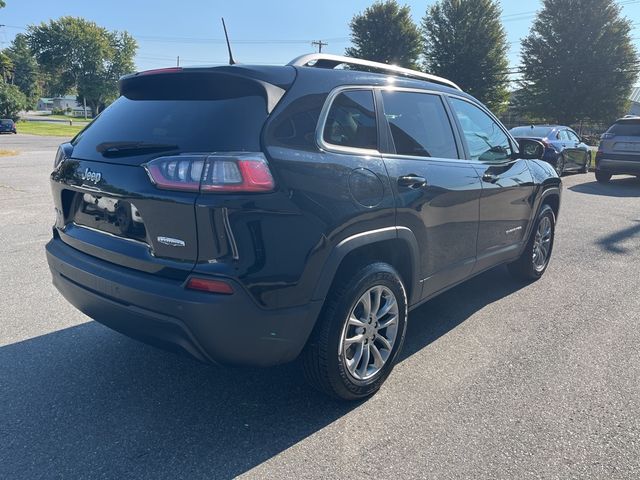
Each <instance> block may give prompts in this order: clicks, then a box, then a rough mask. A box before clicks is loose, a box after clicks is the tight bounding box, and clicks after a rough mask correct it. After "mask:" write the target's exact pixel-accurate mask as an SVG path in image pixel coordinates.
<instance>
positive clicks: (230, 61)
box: [222, 17, 236, 65]
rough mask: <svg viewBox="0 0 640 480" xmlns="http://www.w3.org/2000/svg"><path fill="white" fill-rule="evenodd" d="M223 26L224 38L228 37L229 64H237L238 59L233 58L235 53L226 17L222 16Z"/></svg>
mask: <svg viewBox="0 0 640 480" xmlns="http://www.w3.org/2000/svg"><path fill="white" fill-rule="evenodd" d="M222 28H224V38H226V39H227V49H228V50H229V65H235V64H236V61H235V60H234V59H233V53H231V43H229V35H228V34H227V26H226V25H225V24H224V17H222Z"/></svg>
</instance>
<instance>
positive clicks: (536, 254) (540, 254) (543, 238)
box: [532, 216, 552, 272]
mask: <svg viewBox="0 0 640 480" xmlns="http://www.w3.org/2000/svg"><path fill="white" fill-rule="evenodd" d="M551 235H552V229H551V220H550V219H549V217H548V216H546V217H542V218H541V219H540V223H538V228H537V230H536V236H535V239H534V241H533V258H532V261H533V268H535V270H536V271H537V272H541V271H542V270H544V268H545V267H546V266H547V261H548V260H549V254H550V252H551Z"/></svg>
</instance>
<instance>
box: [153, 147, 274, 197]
mask: <svg viewBox="0 0 640 480" xmlns="http://www.w3.org/2000/svg"><path fill="white" fill-rule="evenodd" d="M144 167H145V169H146V170H147V173H148V174H149V178H150V179H151V181H152V182H153V184H154V185H155V186H156V187H157V188H160V189H164V190H179V191H187V192H198V191H201V192H203V193H230V192H237V193H242V192H249V193H251V192H270V191H272V190H273V189H274V181H273V177H272V175H271V171H270V170H269V165H268V164H267V160H266V158H265V157H264V155H263V154H262V153H259V152H258V153H248V152H231V153H224V154H222V153H220V154H217V153H216V154H211V155H203V154H195V155H191V154H183V155H176V156H167V157H160V158H156V159H155V160H153V161H151V162H149V163H147V164H146V165H144Z"/></svg>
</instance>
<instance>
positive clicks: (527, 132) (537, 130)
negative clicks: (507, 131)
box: [511, 127, 553, 138]
mask: <svg viewBox="0 0 640 480" xmlns="http://www.w3.org/2000/svg"><path fill="white" fill-rule="evenodd" d="M551 130H553V128H549V127H516V128H512V129H511V135H513V136H514V137H536V138H546V137H547V135H549V134H550V133H551Z"/></svg>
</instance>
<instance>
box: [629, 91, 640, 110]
mask: <svg viewBox="0 0 640 480" xmlns="http://www.w3.org/2000/svg"><path fill="white" fill-rule="evenodd" d="M630 99H631V107H630V108H629V115H640V87H635V88H634V89H633V90H631V97H630Z"/></svg>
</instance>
